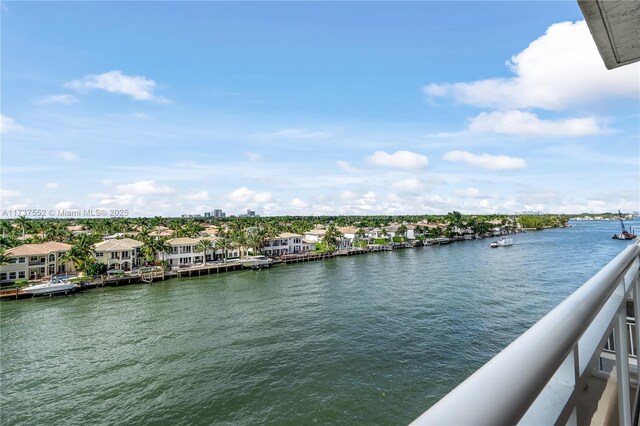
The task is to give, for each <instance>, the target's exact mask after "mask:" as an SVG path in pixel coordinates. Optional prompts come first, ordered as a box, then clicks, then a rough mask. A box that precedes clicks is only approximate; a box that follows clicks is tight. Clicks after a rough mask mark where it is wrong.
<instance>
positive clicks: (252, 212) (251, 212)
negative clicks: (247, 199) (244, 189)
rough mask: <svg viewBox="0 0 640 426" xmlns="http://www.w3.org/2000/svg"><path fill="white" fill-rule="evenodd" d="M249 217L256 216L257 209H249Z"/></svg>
mask: <svg viewBox="0 0 640 426" xmlns="http://www.w3.org/2000/svg"><path fill="white" fill-rule="evenodd" d="M247 217H256V211H255V210H250V209H247Z"/></svg>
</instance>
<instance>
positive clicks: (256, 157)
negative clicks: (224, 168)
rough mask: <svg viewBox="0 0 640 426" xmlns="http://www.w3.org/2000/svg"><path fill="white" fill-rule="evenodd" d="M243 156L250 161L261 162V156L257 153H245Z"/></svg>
mask: <svg viewBox="0 0 640 426" xmlns="http://www.w3.org/2000/svg"><path fill="white" fill-rule="evenodd" d="M244 156H245V157H246V158H247V159H248V160H250V161H260V160H262V155H260V154H258V153H257V152H251V151H245V152H244Z"/></svg>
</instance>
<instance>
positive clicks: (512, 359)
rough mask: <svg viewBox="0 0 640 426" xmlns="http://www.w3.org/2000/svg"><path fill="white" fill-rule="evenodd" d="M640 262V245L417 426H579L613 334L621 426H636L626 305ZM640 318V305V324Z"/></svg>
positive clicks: (638, 291) (638, 309)
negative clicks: (580, 407)
mask: <svg viewBox="0 0 640 426" xmlns="http://www.w3.org/2000/svg"><path fill="white" fill-rule="evenodd" d="M639 254H640V245H639V244H633V245H631V246H629V247H627V248H626V249H625V250H624V251H622V253H620V254H619V255H618V256H617V257H616V258H615V259H613V260H612V261H611V262H610V263H609V264H608V265H607V266H605V267H604V268H602V269H601V270H600V271H599V272H598V273H597V274H595V275H594V276H593V277H592V278H591V279H589V280H588V281H587V282H586V283H585V284H584V285H582V287H580V288H579V289H578V290H576V291H575V292H574V293H573V294H572V295H571V296H569V297H568V298H567V299H565V300H564V301H563V302H562V303H561V304H560V305H558V306H557V307H556V308H555V309H553V310H552V311H551V312H549V313H548V314H547V315H546V316H545V317H544V318H542V319H541V320H540V321H538V322H537V323H536V324H535V325H533V326H532V327H531V328H530V329H529V330H527V331H526V332H525V333H524V334H522V335H521V336H520V337H519V338H518V339H516V340H515V341H514V342H513V343H511V344H510V345H509V346H507V347H506V348H505V349H504V350H503V351H502V352H500V353H499V354H498V355H496V356H495V357H494V358H493V359H491V360H490V361H489V362H488V363H486V364H485V365H484V366H483V367H482V368H480V369H479V370H478V371H476V372H475V373H474V374H473V375H472V376H471V377H469V378H468V379H467V380H465V381H464V382H463V383H462V384H460V385H459V386H458V387H456V388H455V389H454V390H453V391H451V392H450V393H449V394H448V395H446V396H445V397H444V398H442V399H441V400H440V401H439V402H437V403H436V404H435V405H434V406H433V407H431V408H430V409H429V410H428V411H426V412H425V413H424V414H422V415H421V416H420V417H418V418H417V419H416V420H415V421H414V422H413V423H412V425H505V424H516V423H521V424H537V425H543V424H544V425H551V424H576V422H577V417H578V415H577V407H578V404H579V402H580V397H581V396H582V395H581V393H580V392H581V391H582V390H583V389H584V388H585V385H586V384H587V381H588V380H589V379H590V378H591V376H592V372H593V371H594V367H595V366H596V363H597V362H598V361H599V359H600V355H601V352H602V350H603V348H604V346H605V344H606V342H607V340H608V338H609V336H610V335H611V333H612V331H613V335H614V340H615V351H616V357H615V358H616V378H617V382H618V384H617V388H618V393H617V398H618V415H619V419H620V420H619V424H622V425H630V424H631V418H632V410H631V406H632V405H631V398H630V389H629V383H630V381H629V356H628V354H629V353H630V352H632V351H629V349H628V347H627V345H628V343H627V341H628V339H627V332H628V325H627V312H626V310H627V306H626V305H627V300H628V299H629V296H633V300H634V301H636V300H638V297H640V279H639V267H640V259H639V258H638V256H639ZM639 317H640V303H634V318H635V324H638V320H639ZM633 329H634V333H635V335H634V336H633V339H631V341H632V342H633V343H634V344H635V345H636V348H635V349H634V351H633V353H638V352H640V351H639V350H638V349H639V348H638V347H637V345H638V342H640V335H639V333H640V327H633Z"/></svg>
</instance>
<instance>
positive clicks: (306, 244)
mask: <svg viewBox="0 0 640 426" xmlns="http://www.w3.org/2000/svg"><path fill="white" fill-rule="evenodd" d="M302 251H303V252H307V253H308V252H310V251H316V242H315V241H312V240H308V239H306V238H303V239H302Z"/></svg>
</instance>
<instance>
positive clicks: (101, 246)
mask: <svg viewBox="0 0 640 426" xmlns="http://www.w3.org/2000/svg"><path fill="white" fill-rule="evenodd" d="M142 246H143V243H141V242H140V241H137V240H134V239H131V238H121V239H110V240H107V241H102V242H100V243H98V244H94V246H93V252H94V257H95V259H96V260H97V261H98V262H100V263H103V264H105V265H107V270H112V269H121V270H123V271H130V270H131V269H133V268H134V267H136V266H139V265H140V259H141V255H140V249H141V247H142Z"/></svg>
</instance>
